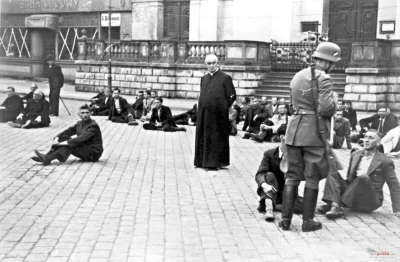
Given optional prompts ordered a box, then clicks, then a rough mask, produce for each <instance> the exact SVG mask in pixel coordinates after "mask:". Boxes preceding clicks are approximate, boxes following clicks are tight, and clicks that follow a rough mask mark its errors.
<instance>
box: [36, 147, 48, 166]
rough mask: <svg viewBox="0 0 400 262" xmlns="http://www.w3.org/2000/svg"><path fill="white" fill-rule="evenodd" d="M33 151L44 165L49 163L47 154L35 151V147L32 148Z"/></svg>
mask: <svg viewBox="0 0 400 262" xmlns="http://www.w3.org/2000/svg"><path fill="white" fill-rule="evenodd" d="M33 152H35V155H36V156H37V157H38V158H39V160H40V162H42V164H43V165H44V166H47V165H48V164H50V161H49V160H48V159H47V156H46V155H45V154H41V153H39V151H37V150H36V149H35V150H33Z"/></svg>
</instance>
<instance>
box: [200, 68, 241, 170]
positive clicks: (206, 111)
mask: <svg viewBox="0 0 400 262" xmlns="http://www.w3.org/2000/svg"><path fill="white" fill-rule="evenodd" d="M235 99H236V91H235V87H234V86H233V83H232V77H230V76H229V75H227V74H225V73H224V72H221V70H218V71H217V72H216V73H214V74H213V75H211V74H209V73H208V74H206V75H205V76H203V77H202V78H201V84H200V97H199V102H198V111H197V121H196V142H195V157H194V165H195V166H196V167H211V168H214V167H216V168H219V167H224V166H228V165H229V112H228V109H229V107H230V106H231V105H232V104H233V102H234V101H235Z"/></svg>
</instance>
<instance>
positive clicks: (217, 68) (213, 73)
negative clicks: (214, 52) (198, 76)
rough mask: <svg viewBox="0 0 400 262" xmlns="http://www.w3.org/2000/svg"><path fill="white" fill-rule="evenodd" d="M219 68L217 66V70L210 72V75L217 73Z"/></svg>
mask: <svg viewBox="0 0 400 262" xmlns="http://www.w3.org/2000/svg"><path fill="white" fill-rule="evenodd" d="M218 70H219V68H217V70H215V71H214V73H211V72H208V73H209V74H210V76H213V75H214V74H215V73H217V72H218Z"/></svg>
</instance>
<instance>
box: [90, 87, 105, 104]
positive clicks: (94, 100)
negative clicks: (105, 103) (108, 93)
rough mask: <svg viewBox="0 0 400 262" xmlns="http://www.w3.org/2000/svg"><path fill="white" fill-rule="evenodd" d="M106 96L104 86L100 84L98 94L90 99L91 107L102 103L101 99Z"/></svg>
mask: <svg viewBox="0 0 400 262" xmlns="http://www.w3.org/2000/svg"><path fill="white" fill-rule="evenodd" d="M104 97H105V94H104V87H102V86H100V87H99V90H98V93H97V95H95V96H94V97H92V98H91V99H90V105H89V106H90V107H93V106H94V105H98V104H100V102H101V100H102V99H103V98H104Z"/></svg>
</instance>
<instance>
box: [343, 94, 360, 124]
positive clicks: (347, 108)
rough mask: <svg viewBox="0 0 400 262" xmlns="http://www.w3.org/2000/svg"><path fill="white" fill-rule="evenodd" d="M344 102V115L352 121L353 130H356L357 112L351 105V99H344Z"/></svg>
mask: <svg viewBox="0 0 400 262" xmlns="http://www.w3.org/2000/svg"><path fill="white" fill-rule="evenodd" d="M343 103H344V105H343V107H344V110H343V117H345V118H347V119H348V120H349V121H350V126H351V130H352V131H356V130H357V129H356V125H357V112H356V110H354V109H353V108H352V107H351V102H350V101H344V102H343Z"/></svg>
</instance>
